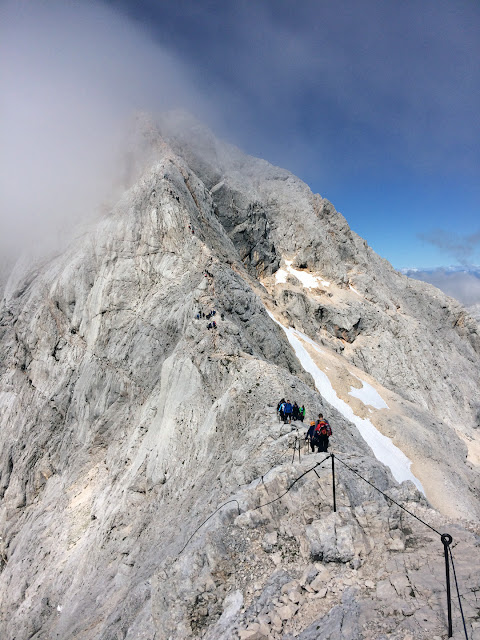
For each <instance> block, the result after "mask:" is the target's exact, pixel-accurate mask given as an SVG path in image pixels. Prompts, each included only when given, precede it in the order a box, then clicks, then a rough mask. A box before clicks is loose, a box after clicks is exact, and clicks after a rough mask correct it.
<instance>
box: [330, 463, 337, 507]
mask: <svg viewBox="0 0 480 640" xmlns="http://www.w3.org/2000/svg"><path fill="white" fill-rule="evenodd" d="M330 457H331V459H332V492H333V512H334V513H337V497H336V494H335V456H334V455H333V453H331V454H330Z"/></svg>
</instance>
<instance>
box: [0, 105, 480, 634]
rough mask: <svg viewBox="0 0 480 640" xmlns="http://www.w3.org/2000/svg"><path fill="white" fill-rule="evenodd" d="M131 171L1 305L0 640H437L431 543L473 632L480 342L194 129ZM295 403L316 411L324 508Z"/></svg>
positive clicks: (179, 132)
mask: <svg viewBox="0 0 480 640" xmlns="http://www.w3.org/2000/svg"><path fill="white" fill-rule="evenodd" d="M129 161H130V164H129V177H130V180H131V182H132V184H131V186H130V187H129V188H128V189H127V190H126V191H125V193H124V194H123V196H122V197H121V198H120V200H119V201H118V202H117V204H116V205H115V206H114V207H113V209H112V210H111V212H110V213H109V214H108V215H106V216H105V217H104V218H102V219H101V220H100V221H99V222H98V223H97V224H96V225H95V226H93V227H92V228H91V229H90V230H89V231H88V232H86V233H84V235H82V236H81V237H80V238H78V239H77V240H76V241H75V242H74V243H72V244H71V246H70V247H69V248H68V249H67V250H66V251H65V252H63V253H62V254H61V255H58V256H56V257H55V258H52V259H51V260H48V261H44V262H43V263H42V264H37V265H34V266H32V265H30V266H26V265H25V264H24V263H22V264H18V265H17V266H16V267H15V268H14V270H13V271H12V273H11V275H10V278H9V280H8V282H7V284H6V286H5V291H4V295H3V300H2V303H1V307H0V341H1V351H0V397H1V403H0V420H1V429H0V439H1V446H0V496H1V504H0V536H1V538H0V636H1V637H2V638H11V639H12V640H13V639H15V640H24V639H27V638H29V639H35V640H47V639H48V640H50V639H51V638H59V639H62V640H64V639H70V638H72V639H76V640H80V639H81V640H93V639H102V640H113V639H115V640H117V639H119V638H122V639H125V640H133V639H137V638H147V639H151V640H153V639H155V640H173V639H184V638H205V639H206V640H216V639H218V640H220V639H222V638H225V639H227V638H228V639H230V638H242V639H245V640H246V639H250V640H255V639H262V638H265V639H266V638H274V639H275V638H278V639H280V638H283V639H285V640H287V639H289V640H291V639H292V638H298V639H299V640H313V639H314V638H318V637H322V638H345V639H346V638H349V639H353V638H366V639H368V638H372V639H373V638H380V637H382V638H383V637H388V638H394V639H398V640H400V638H401V639H402V640H406V639H407V638H411V639H413V638H415V639H422V638H425V639H427V638H428V639H429V640H431V638H432V637H434V636H440V635H443V633H444V627H445V618H444V612H443V609H442V607H443V600H444V590H445V582H444V568H443V567H442V563H441V559H442V556H441V554H442V553H443V546H442V545H441V542H440V539H439V538H438V536H437V535H436V532H437V530H440V531H441V532H443V531H444V530H448V531H449V532H450V533H451V534H452V535H453V537H454V540H455V544H456V545H457V546H456V548H455V554H456V560H457V563H458V566H457V574H458V577H459V580H460V582H461V584H462V590H463V592H464V593H467V594H470V599H468V597H467V596H465V597H466V598H467V599H466V601H465V603H464V607H465V609H466V617H467V621H466V624H467V627H468V629H469V630H470V632H473V630H474V629H477V628H478V603H477V604H475V603H476V600H475V590H478V588H479V586H480V585H479V584H478V575H477V572H476V571H475V561H473V559H474V558H478V534H479V523H480V500H479V498H480V480H479V469H480V429H479V426H480V405H479V400H478V399H479V398H480V393H479V392H480V388H479V387H480V377H479V375H478V372H479V365H480V336H479V329H478V324H477V323H476V322H475V321H474V320H473V319H472V318H471V317H470V316H469V315H468V314H467V312H466V311H465V309H464V308H463V307H462V306H461V305H460V304H459V303H457V302H455V301H454V300H453V299H451V298H448V297H447V296H445V295H444V294H443V293H441V292H440V291H439V290H438V289H435V288H434V287H432V286H430V285H428V284H425V283H423V282H420V281H416V280H412V279H409V278H407V277H406V276H404V275H402V274H400V273H398V272H397V271H395V270H394V269H393V268H392V267H391V266H390V264H389V263H388V262H386V261H385V260H384V259H382V258H380V257H379V256H378V255H377V254H375V252H374V251H373V250H372V249H371V248H370V247H369V246H368V245H367V243H366V242H365V241H364V240H363V239H362V238H360V237H359V236H358V235H357V234H355V233H354V232H353V231H351V230H350V228H349V226H348V224H347V222H346V220H345V219H344V217H343V216H342V215H341V214H340V213H338V212H337V211H336V210H335V208H334V207H333V205H332V204H331V203H330V202H328V201H327V200H325V199H324V198H322V197H321V196H319V195H315V194H313V193H312V192H311V191H310V189H309V188H308V186H307V185H305V184H304V183H303V182H302V181H301V180H299V179H298V178H296V177H295V176H293V175H292V174H291V173H289V172H288V171H285V170H283V169H279V168H277V167H274V166H272V165H270V164H268V163H267V162H265V161H264V160H259V159H256V158H252V157H249V156H247V155H245V154H243V153H242V152H241V151H239V150H238V149H236V148H235V147H232V146H230V145H228V144H226V143H224V142H220V141H218V140H217V139H216V138H215V137H214V136H213V134H212V133H211V132H210V131H209V130H208V129H206V128H205V127H204V126H203V125H201V124H199V123H197V122H196V121H192V120H191V119H190V118H189V117H187V116H179V115H178V114H167V115H164V116H162V117H161V119H160V121H159V123H158V124H154V123H153V122H151V121H150V120H147V119H143V120H142V123H141V127H140V129H139V131H138V135H137V138H136V142H135V148H134V149H133V151H132V154H131V155H130V156H129ZM212 310H215V311H216V314H215V316H212V317H213V319H214V320H215V322H216V327H215V328H208V326H207V324H208V320H207V319H206V318H204V316H203V314H207V315H208V313H209V312H210V311H212ZM279 325H280V326H279ZM293 331H294V333H292V332H293ZM289 332H290V333H289ZM292 335H294V336H295V340H297V342H298V343H299V344H301V347H297V348H296V347H295V344H297V343H294V341H293V338H292V337H291V336H292ZM301 349H303V350H304V351H302V352H301V351H300V350H301ZM301 353H303V354H304V355H303V356H302V355H301ZM306 358H309V362H311V363H312V364H311V366H310V369H309V368H308V367H306V366H305V359H306ZM321 380H324V384H325V385H326V386H325V387H321ZM367 388H368V389H370V390H371V391H370V394H377V395H379V396H381V399H382V402H381V403H380V404H377V405H376V404H375V402H374V401H373V400H372V399H368V398H367V396H366V395H365V391H364V390H365V389H367ZM325 389H328V393H327V391H326V390H325ZM362 393H364V395H362ZM282 397H285V398H289V399H291V400H292V401H293V400H296V401H298V402H299V403H300V404H304V405H305V407H306V409H307V420H308V422H309V421H310V419H314V418H316V417H317V415H318V414H319V413H320V412H322V413H323V414H324V415H326V416H328V419H329V421H330V424H331V426H332V429H333V436H332V438H331V449H330V450H331V451H332V452H334V453H335V455H338V459H339V463H337V465H336V467H337V474H336V500H337V511H336V512H334V511H333V504H332V474H331V471H332V469H331V464H330V459H328V460H326V461H324V462H322V460H323V459H324V457H325V456H324V455H321V454H317V453H315V454H312V453H308V454H307V450H306V448H305V447H304V446H303V444H302V443H303V435H304V432H305V426H307V425H306V424H305V425H302V424H301V423H300V422H298V423H292V424H291V425H290V424H283V423H281V422H279V421H278V418H277V412H276V408H277V403H278V401H279V399H280V398H282ZM370 397H373V395H371V396H370ZM369 430H370V431H369ZM369 433H370V434H374V435H373V436H372V435H368V434H369ZM382 438H383V439H384V440H388V441H389V442H390V443H393V444H392V446H393V445H395V451H398V459H400V458H401V459H402V460H403V459H404V460H406V461H407V462H408V464H407V463H405V465H406V466H405V468H406V469H407V467H408V469H407V471H408V473H410V474H411V476H409V475H407V476H405V477H406V478H407V479H406V480H405V481H404V482H401V480H403V479H404V477H399V476H398V475H397V473H398V465H396V463H394V462H392V460H393V458H391V456H393V457H395V456H397V453H393V454H391V453H386V454H384V456H383V458H382V455H381V454H380V453H378V451H377V449H376V448H375V447H376V446H377V445H376V443H378V442H380V441H381V439H382ZM382 442H383V440H382ZM299 446H300V451H298V448H299ZM382 446H383V445H382ZM293 450H295V458H294V459H293V457H292V451H293ZM392 450H393V449H392ZM385 451H387V449H385ZM388 451H391V450H390V449H389V450H388ZM299 453H300V455H299ZM389 456H390V457H389ZM340 461H343V462H345V463H346V464H347V465H348V467H351V468H354V469H355V470H356V471H357V472H358V473H360V475H361V476H362V477H364V478H365V479H368V481H369V482H370V483H371V484H368V483H366V482H364V481H363V480H362V479H361V478H360V477H359V476H357V475H355V474H354V473H352V471H351V470H349V468H348V467H347V466H342V463H341V462H340ZM320 462H322V464H318V465H317V463H320ZM402 464H403V463H402ZM314 466H315V472H312V473H310V472H309V469H311V468H312V467H314ZM302 474H305V475H304V476H302ZM300 476H302V477H301V479H300V480H298V481H297V482H296V483H295V484H294V485H292V483H294V481H295V480H297V479H298V478H300ZM410 477H411V478H413V479H414V480H415V482H413V481H411V480H409V479H408V478H410ZM372 484H373V485H375V487H378V489H380V490H381V491H383V492H386V493H387V494H388V495H389V496H390V497H392V498H393V499H394V500H395V501H396V502H398V503H399V504H402V505H405V506H406V507H408V509H409V511H411V512H413V513H415V515H416V516H417V517H418V518H420V520H423V521H425V522H427V523H429V525H430V526H431V527H432V529H429V528H428V527H425V526H424V525H423V524H422V522H420V520H416V519H415V518H412V517H411V516H409V515H408V514H407V513H406V512H404V511H402V509H401V508H400V507H398V506H396V505H394V504H392V503H391V502H390V501H389V500H388V499H387V498H385V497H384V496H383V495H382V494H381V493H379V492H378V491H376V490H375V489H374V488H373V487H372ZM283 494H285V495H284V496H283ZM281 495H282V496H283V497H282V498H280V499H279V500H276V501H274V502H272V501H273V500H274V499H276V498H277V497H279V496H281ZM266 503H269V504H268V505H266ZM223 504H226V506H225V507H223V508H221V509H220V510H219V511H218V513H217V514H216V515H214V516H212V514H213V513H214V512H215V511H216V510H217V509H218V508H219V507H220V506H221V505H223ZM264 504H265V505H266V506H261V505H264ZM210 516H212V517H210ZM477 566H478V562H477ZM385 610H386V611H388V612H389V614H388V616H385V615H384V611H385ZM456 624H460V623H459V622H458V620H457V622H456ZM475 625H477V626H475Z"/></svg>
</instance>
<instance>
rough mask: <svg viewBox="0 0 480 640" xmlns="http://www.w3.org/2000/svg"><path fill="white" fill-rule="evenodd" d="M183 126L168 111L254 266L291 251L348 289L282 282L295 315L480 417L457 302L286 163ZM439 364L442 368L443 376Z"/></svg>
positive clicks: (474, 423)
mask: <svg viewBox="0 0 480 640" xmlns="http://www.w3.org/2000/svg"><path fill="white" fill-rule="evenodd" d="M175 125H176V123H175V122H174V123H173V124H172V123H171V122H169V121H168V119H167V121H166V122H165V123H164V125H163V128H164V131H165V133H166V135H169V137H170V140H171V143H172V145H173V146H174V148H176V149H177V151H178V152H180V153H183V152H184V150H185V149H186V148H188V151H187V152H186V153H187V155H188V158H189V162H190V163H191V166H192V167H193V168H194V170H195V171H196V172H197V175H199V176H200V178H201V179H202V181H203V182H204V183H205V185H206V186H207V187H208V188H210V189H211V190H212V197H213V201H214V204H215V207H216V213H217V215H218V217H219V220H220V221H221V222H222V224H223V225H224V227H225V228H226V230H227V232H228V233H229V235H230V237H231V239H232V241H233V242H234V244H235V246H236V248H237V250H238V251H239V254H240V257H241V259H242V260H243V261H244V263H245V264H246V266H247V268H249V267H250V268H251V269H252V268H253V272H254V273H256V275H260V276H262V275H263V276H265V275H268V274H270V273H271V272H272V271H275V270H276V267H277V265H278V264H279V262H280V261H281V260H282V258H283V259H290V260H293V266H294V267H296V268H297V269H309V270H310V271H312V272H315V273H318V274H320V275H321V276H322V277H323V278H324V279H325V280H327V281H332V282H333V283H334V284H335V285H337V286H338V287H339V288H340V289H344V290H345V292H346V293H347V294H350V295H349V296H348V295H347V296H344V299H343V300H341V301H339V300H338V299H334V300H332V299H331V297H330V296H329V293H331V291H329V290H327V291H324V295H322V294H321V293H320V291H316V292H315V294H316V295H308V294H307V292H306V290H305V289H304V288H302V287H297V288H295V287H285V288H282V287H280V288H279V287H277V288H275V289H274V290H272V291H271V293H272V295H274V297H275V298H276V299H277V302H280V303H281V306H282V308H283V309H284V310H285V311H287V312H288V315H289V319H290V322H291V323H292V324H294V325H295V326H298V327H300V328H303V329H305V330H306V331H307V333H309V335H311V337H313V338H319V339H322V338H323V339H324V340H328V341H329V343H330V344H333V345H334V347H335V348H336V349H338V350H342V352H343V354H344V355H345V356H346V357H347V358H348V359H349V360H350V361H351V362H352V363H353V364H355V365H357V366H359V367H360V368H362V369H364V370H365V371H366V372H368V373H370V374H371V375H372V376H374V377H375V378H376V379H377V380H379V382H381V383H382V384H383V385H385V386H386V387H388V388H389V389H393V390H395V391H396V392H399V393H401V394H402V395H403V396H404V397H405V398H406V399H408V400H413V401H414V402H421V403H422V404H423V406H424V407H425V408H426V409H428V410H429V411H431V412H432V413H434V414H436V415H437V416H438V417H439V418H440V419H442V420H444V419H445V418H446V419H447V420H448V422H449V423H450V424H451V425H452V426H453V427H454V428H456V429H459V430H463V428H465V426H466V427H467V429H469V430H471V429H472V428H477V427H479V426H480V423H479V422H478V409H479V406H478V400H477V398H478V370H479V364H480V335H479V329H478V324H477V323H476V322H474V321H473V320H472V318H470V317H469V316H468V315H467V314H466V313H465V310H464V309H463V307H462V306H461V305H460V304H459V303H458V302H456V301H454V300H453V299H451V298H448V297H447V296H446V295H444V294H442V293H441V292H440V291H439V290H438V289H436V288H433V287H431V286H428V285H425V284H424V283H421V282H419V281H417V280H412V279H410V278H407V277H405V276H403V275H402V274H400V273H399V272H397V271H395V270H394V269H393V268H392V267H391V266H390V264H389V263H388V262H387V261H386V260H384V259H382V258H380V257H379V256H378V255H377V254H375V252H374V251H373V250H372V249H371V248H370V247H369V246H368V245H367V243H366V242H365V240H363V239H362V238H360V237H359V236H358V235H357V234H356V233H354V232H353V231H352V230H351V229H350V228H349V226H348V224H347V222H346V220H345V218H344V217H343V216H342V215H341V214H340V213H338V212H337V211H336V210H335V208H334V207H333V205H332V204H331V203H330V202H328V201H327V200H325V199H324V198H322V197H321V196H319V195H314V194H312V192H311V191H310V189H309V188H308V186H307V185H306V184H304V183H303V182H302V181H301V180H299V179H298V178H296V177H295V176H293V175H292V174H290V173H289V172H288V171H285V170H284V169H279V168H277V167H273V166H272V165H270V164H268V163H267V162H265V161H263V160H259V159H256V158H250V157H248V156H245V155H244V154H242V153H241V152H239V151H238V150H236V149H232V148H231V147H229V146H228V145H225V144H222V143H219V142H218V141H216V140H215V138H213V136H212V135H211V134H210V133H209V132H208V131H206V130H205V129H200V130H199V129H198V126H197V127H194V131H193V132H192V130H191V129H189V128H188V127H185V126H184V123H182V126H181V127H178V128H177V127H176V126H175ZM195 133H196V135H194V134H195ZM249 216H250V217H251V224H250V225H246V224H245V221H246V220H247V219H248V218H249ZM259 219H260V220H261V224H259ZM252 258H253V259H252ZM297 284H298V282H297ZM349 286H353V287H354V289H355V290H356V291H357V292H358V294H356V293H354V292H352V290H351V289H350V288H349ZM311 293H312V292H310V294H311ZM318 294H320V295H318ZM339 302H340V304H339ZM332 339H333V340H332ZM432 371H442V376H443V379H441V377H442V376H438V377H437V379H436V381H435V385H432V384H431V372H432Z"/></svg>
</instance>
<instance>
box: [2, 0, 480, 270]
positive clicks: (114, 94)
mask: <svg viewBox="0 0 480 640" xmlns="http://www.w3.org/2000/svg"><path fill="white" fill-rule="evenodd" d="M39 5H41V6H39ZM5 6H6V7H7V8H6V10H4V16H3V17H4V20H3V24H4V26H5V25H6V26H5V28H6V29H7V28H8V36H9V37H8V38H7V37H5V38H3V41H4V43H6V44H4V45H3V47H4V51H2V52H1V53H2V54H3V55H2V59H3V60H6V59H8V60H9V65H8V68H6V69H3V77H2V79H1V84H2V85H3V86H5V83H6V84H7V86H8V87H9V89H10V91H9V92H8V96H18V95H19V93H20V95H22V94H26V95H27V99H28V102H27V101H25V100H24V101H23V102H22V104H21V108H19V106H20V105H19V104H18V103H17V102H16V99H15V98H11V99H10V98H9V100H10V101H9V103H8V105H7V106H8V115H9V117H8V118H6V119H4V121H5V122H7V124H6V125H4V127H5V130H6V131H7V135H6V137H7V138H8V139H7V142H10V144H11V146H12V147H13V140H14V139H15V136H14V133H15V134H16V137H17V139H18V135H19V134H17V131H28V132H29V133H30V135H29V139H30V140H31V139H32V137H34V138H35V139H37V138H38V139H42V136H43V135H44V131H45V129H46V127H45V126H44V127H43V128H42V129H40V128H39V125H38V121H39V120H42V121H47V122H48V125H49V126H48V127H47V128H48V130H49V132H50V133H49V136H50V138H49V139H48V140H58V144H53V145H50V143H49V142H48V141H47V140H46V143H45V144H44V145H43V147H47V146H52V147H53V149H54V150H55V152H56V158H55V161H53V160H51V158H50V157H47V160H48V162H50V163H51V164H52V167H53V168H55V167H57V166H58V167H61V165H62V157H63V156H62V154H64V153H65V152H66V151H65V148H64V144H65V138H66V136H65V132H66V131H68V132H69V127H71V128H72V125H73V131H72V133H71V134H69V139H70V140H71V143H70V145H69V148H70V149H71V148H74V147H75V146H77V147H78V151H77V152H76V153H75V157H76V158H77V162H78V167H81V168H82V170H81V171H77V173H78V174H79V175H83V173H85V175H86V176H87V175H88V170H89V166H88V165H89V164H92V163H91V162H90V163H89V162H88V161H87V160H84V161H83V164H82V158H83V157H84V156H85V158H87V156H88V144H87V143H88V142H89V140H90V138H91V139H92V140H93V139H95V141H97V140H98V139H99V138H102V137H103V138H105V140H107V139H108V135H107V134H106V133H105V132H106V131H108V128H109V126H110V124H109V123H110V121H114V120H115V119H116V118H120V116H122V117H123V115H124V114H125V113H126V112H127V111H128V110H129V109H137V108H140V109H147V110H149V109H150V110H154V111H155V110H162V109H164V108H172V107H178V106H182V107H185V108H187V109H188V110H190V111H192V112H193V113H194V114H195V115H197V116H198V117H199V118H200V119H202V120H204V121H206V122H207V124H208V125H209V126H210V127H211V128H212V129H213V130H214V131H215V133H217V134H218V135H220V136H221V137H224V138H226V139H228V140H229V141H231V142H233V143H235V144H238V145H239V146H240V147H241V148H242V149H244V150H245V151H247V152H248V153H251V154H253V155H258V156H260V157H263V158H265V159H267V160H269V161H270V162H273V163H275V164H278V165H280V166H282V167H285V168H287V169H290V170H291V171H292V172H293V173H295V174H297V175H299V176H300V177H301V178H302V179H304V180H305V181H306V182H307V183H308V184H309V185H310V187H311V188H312V190H314V191H315V192H318V193H320V194H322V195H323V196H324V197H326V198H328V199H329V200H331V201H332V202H333V204H334V205H335V206H336V208H337V209H338V210H339V211H341V212H342V213H343V214H344V215H345V217H346V218H347V220H348V222H349V224H350V225H351V227H352V228H353V229H354V230H355V231H357V232H358V233H359V234H360V235H361V236H363V237H364V238H366V240H367V241H368V242H369V244H370V245H371V246H372V247H373V248H374V249H375V250H376V251H377V252H378V253H380V254H381V255H382V256H384V257H386V258H387V259H388V260H390V261H391V262H392V264H393V265H394V266H395V267H397V268H402V267H431V266H441V265H449V264H469V263H479V262H480V238H479V237H478V236H479V233H478V232H479V230H480V216H479V209H480V206H479V205H480V186H479V184H480V180H479V167H480V162H479V160H480V146H479V137H480V136H479V133H480V116H479V113H480V65H479V64H478V62H479V60H480V4H479V3H478V2H472V1H470V0H468V1H462V0H455V1H450V2H445V1H443V0H434V1H430V0H416V1H414V2H413V1H410V0H403V1H402V2H398V1H397V0H395V1H394V0H348V1H341V0H337V1H332V2H326V1H322V0H315V1H309V0H302V1H301V2H298V1H296V2H294V1H293V0H290V1H285V0H264V1H261V0H258V1H255V2H254V1H243V2H242V1H240V0H237V1H235V2H233V1H230V0H222V1H219V0H217V1H207V0H191V1H182V0H176V1H175V2H174V1H169V0H164V1H162V2H158V1H156V0H143V1H133V0H115V1H113V0H111V1H107V0H105V2H97V3H89V2H57V1H52V2H48V1H47V2H45V3H34V2H28V1H27V2H22V1H20V2H13V1H12V2H6V3H5ZM0 28H1V27H0ZM0 35H1V34H0ZM1 46H2V44H1V39H0V47H1ZM20 50H21V51H22V52H23V53H22V55H20V54H19V51H20ZM25 52H26V53H25ZM67 79H68V80H67ZM25 87H27V89H29V88H30V87H31V91H30V92H29V91H28V90H26V89H25ZM26 104H32V105H35V111H34V110H33V107H29V109H30V111H29V112H28V113H26V114H25V115H24V118H25V121H24V122H22V121H21V118H20V116H18V113H19V112H21V113H22V114H23V112H24V111H27V110H28V109H27V107H26V106H25V105H26ZM52 105H54V108H52ZM79 105H81V107H82V108H79ZM39 112H40V113H41V114H43V117H42V118H39V117H38V113H39ZM52 112H53V113H55V117H54V118H53V117H51V116H50V114H51V113H52ZM72 114H73V115H72ZM99 114H100V115H99ZM110 116H111V117H110ZM49 117H50V120H49ZM59 122H60V123H61V124H62V126H61V127H59V125H58V123H59ZM25 123H26V124H25ZM36 127H37V128H36ZM12 132H14V133H12ZM89 136H90V137H89ZM7 146H8V145H7ZM15 148H16V149H17V148H18V144H15ZM39 148H40V145H39ZM45 153H46V154H47V156H48V153H47V152H46V151H45ZM96 155H97V156H98V157H99V158H101V157H102V154H101V153H97V154H96ZM10 164H11V163H10ZM38 164H45V162H44V160H43V157H41V156H39V157H37V166H38ZM63 164H65V163H63ZM105 164H108V163H106V162H105V161H104V162H103V164H102V166H105ZM84 165H85V166H84ZM14 170H15V167H14V168H13V169H12V168H11V167H10V166H9V167H8V171H10V173H11V174H12V173H13V172H14ZM59 170H64V169H63V168H60V169H59ZM22 171H23V174H24V175H25V171H26V169H25V166H23V167H22ZM52 173H54V171H52ZM97 174H98V171H97ZM10 177H11V178H12V179H14V178H15V176H10ZM69 181H70V182H69ZM9 182H11V179H10V178H9ZM45 182H46V181H45V180H44V179H42V189H44V188H45V187H44V185H45ZM63 182H64V183H65V182H69V184H70V183H71V184H73V183H74V179H73V177H71V176H69V177H68V180H66V181H65V180H63ZM45 191H47V190H46V189H45ZM58 198H59V204H61V201H62V199H61V198H60V196H58ZM10 204H11V203H10ZM27 204H28V203H26V204H25V209H27V208H28V207H27Z"/></svg>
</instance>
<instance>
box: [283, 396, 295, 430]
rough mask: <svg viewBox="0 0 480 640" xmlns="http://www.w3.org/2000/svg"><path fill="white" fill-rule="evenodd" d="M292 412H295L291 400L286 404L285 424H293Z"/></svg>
mask: <svg viewBox="0 0 480 640" xmlns="http://www.w3.org/2000/svg"><path fill="white" fill-rule="evenodd" d="M292 412H293V407H292V403H291V402H290V400H287V402H286V403H285V409H284V413H285V422H287V420H288V423H289V424H291V422H292Z"/></svg>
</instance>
